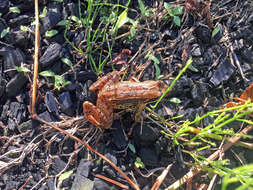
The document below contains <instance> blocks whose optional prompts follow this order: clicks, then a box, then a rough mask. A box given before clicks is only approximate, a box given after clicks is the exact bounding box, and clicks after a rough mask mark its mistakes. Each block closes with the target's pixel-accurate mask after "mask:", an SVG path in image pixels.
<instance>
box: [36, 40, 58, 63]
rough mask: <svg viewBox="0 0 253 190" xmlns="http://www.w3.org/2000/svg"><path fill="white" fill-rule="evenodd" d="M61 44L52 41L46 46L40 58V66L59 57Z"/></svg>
mask: <svg viewBox="0 0 253 190" xmlns="http://www.w3.org/2000/svg"><path fill="white" fill-rule="evenodd" d="M61 48H62V46H61V45H60V44H58V43H53V44H50V45H49V46H48V48H47V49H46V51H45V52H44V54H43V55H42V56H41V58H40V64H41V66H42V67H47V66H49V65H52V64H53V63H54V62H55V61H57V60H58V59H60V58H61V56H62V51H61Z"/></svg>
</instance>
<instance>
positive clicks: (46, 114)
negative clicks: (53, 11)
mask: <svg viewBox="0 0 253 190" xmlns="http://www.w3.org/2000/svg"><path fill="white" fill-rule="evenodd" d="M39 117H40V118H41V119H43V120H45V121H47V122H55V121H57V119H56V118H55V117H54V116H53V115H52V114H50V113H49V112H48V111H45V112H43V113H41V114H39Z"/></svg>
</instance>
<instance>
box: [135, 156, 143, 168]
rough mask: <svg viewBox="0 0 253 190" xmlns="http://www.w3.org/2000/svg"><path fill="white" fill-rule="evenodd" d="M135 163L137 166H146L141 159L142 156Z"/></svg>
mask: <svg viewBox="0 0 253 190" xmlns="http://www.w3.org/2000/svg"><path fill="white" fill-rule="evenodd" d="M134 165H135V167H136V168H145V165H144V163H143V162H142V161H141V158H140V157H137V158H136V160H135V162H134Z"/></svg>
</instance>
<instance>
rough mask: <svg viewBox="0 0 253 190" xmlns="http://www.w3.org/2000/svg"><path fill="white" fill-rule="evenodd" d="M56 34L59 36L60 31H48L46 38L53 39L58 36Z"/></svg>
mask: <svg viewBox="0 0 253 190" xmlns="http://www.w3.org/2000/svg"><path fill="white" fill-rule="evenodd" d="M56 34H58V31H57V30H48V31H46V33H45V36H46V37H47V38H51V37H53V36H54V35H56Z"/></svg>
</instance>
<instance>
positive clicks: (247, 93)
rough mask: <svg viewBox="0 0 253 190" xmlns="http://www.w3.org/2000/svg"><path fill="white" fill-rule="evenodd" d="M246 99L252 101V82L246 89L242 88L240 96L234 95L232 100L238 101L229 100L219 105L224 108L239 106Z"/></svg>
mask: <svg viewBox="0 0 253 190" xmlns="http://www.w3.org/2000/svg"><path fill="white" fill-rule="evenodd" d="M248 99H250V101H251V102H253V82H252V83H251V84H250V85H249V87H248V88H247V89H246V90H244V92H243V93H242V95H241V96H240V98H238V97H234V100H237V101H239V103H236V102H233V101H231V102H228V103H226V104H225V105H224V106H221V108H224V107H227V108H231V107H235V106H239V105H241V104H243V103H244V102H245V101H247V100H248Z"/></svg>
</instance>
